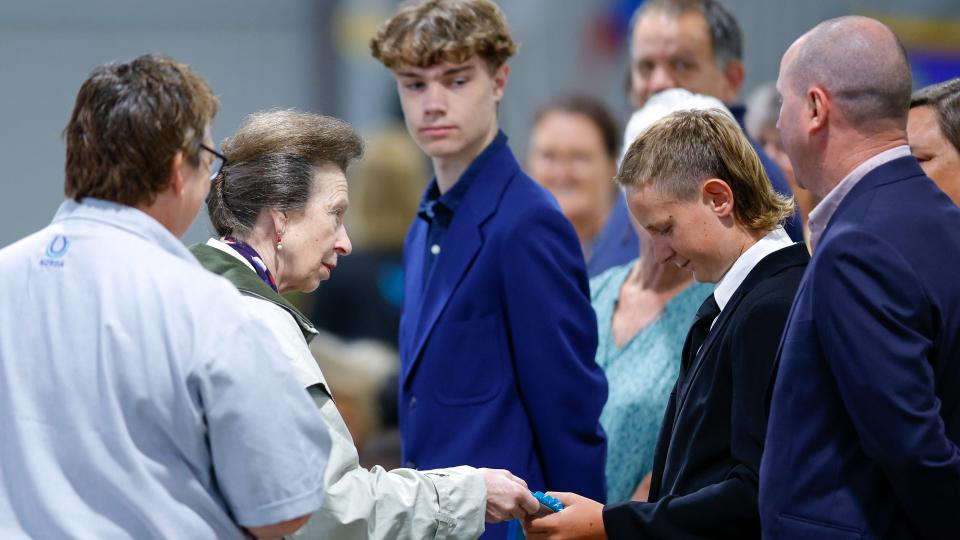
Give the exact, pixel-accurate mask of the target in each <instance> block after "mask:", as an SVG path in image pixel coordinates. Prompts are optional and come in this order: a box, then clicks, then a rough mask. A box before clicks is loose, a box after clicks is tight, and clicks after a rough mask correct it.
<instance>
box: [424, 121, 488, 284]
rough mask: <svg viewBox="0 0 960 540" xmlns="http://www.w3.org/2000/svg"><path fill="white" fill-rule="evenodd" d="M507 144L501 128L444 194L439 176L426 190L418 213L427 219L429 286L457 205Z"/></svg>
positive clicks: (425, 272)
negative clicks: (487, 164) (438, 183)
mask: <svg viewBox="0 0 960 540" xmlns="http://www.w3.org/2000/svg"><path fill="white" fill-rule="evenodd" d="M506 145H507V135H506V134H505V133H504V132H503V131H497V136H496V137H494V139H493V141H492V142H491V143H490V144H489V145H488V146H487V147H486V148H485V149H484V150H483V152H480V155H478V156H477V157H476V158H475V159H474V160H473V162H471V163H470V166H469V167H467V170H466V171H464V172H463V175H462V176H461V177H460V179H459V180H457V182H456V183H455V184H453V187H452V188H450V189H449V190H447V192H446V193H444V194H442V195H441V194H440V186H438V185H437V178H436V177H434V178H433V179H432V180H430V185H428V186H427V191H426V193H424V194H423V200H422V201H421V202H420V208H419V209H418V210H417V216H418V217H419V218H420V219H422V220H424V221H426V222H427V250H426V252H425V253H424V260H423V283H424V285H426V283H427V279H428V278H429V277H430V271H431V270H432V269H433V263H434V261H436V260H437V256H439V255H440V250H441V247H442V246H443V237H444V236H445V235H446V233H447V230H448V229H449V228H450V222H451V221H452V220H453V214H454V213H456V211H457V207H458V206H460V203H461V202H462V201H463V198H464V197H465V196H466V194H467V190H469V189H470V185H471V184H473V181H474V180H475V179H476V178H477V176H478V175H479V173H480V170H481V169H483V164H484V162H485V161H487V158H489V157H490V156H491V155H492V154H495V153H496V152H497V151H498V150H499V149H500V148H502V147H504V146H506Z"/></svg>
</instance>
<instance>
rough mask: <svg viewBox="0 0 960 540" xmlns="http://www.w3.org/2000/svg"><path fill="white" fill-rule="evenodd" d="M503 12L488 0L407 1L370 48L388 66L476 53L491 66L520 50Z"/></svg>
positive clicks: (430, 63) (382, 27) (464, 58)
mask: <svg viewBox="0 0 960 540" xmlns="http://www.w3.org/2000/svg"><path fill="white" fill-rule="evenodd" d="M517 48H518V45H517V43H516V42H515V41H514V40H513V38H512V37H511V36H510V30H509V29H508V28H507V20H506V18H505V17H504V16H503V12H502V11H501V10H500V8H499V7H497V5H496V4H494V3H493V2H491V1H490V0H424V1H421V2H415V3H409V4H406V5H405V6H403V7H402V8H400V10H399V11H398V12H397V13H396V15H394V16H393V17H391V18H390V19H388V20H387V21H386V22H385V23H383V24H382V25H380V27H379V28H378V29H377V33H376V35H374V37H373V39H372V40H370V52H371V54H373V57H374V58H376V59H377V60H379V61H380V62H381V63H382V64H383V65H384V66H386V67H387V68H389V69H395V68H397V67H399V66H401V65H404V64H407V65H411V66H416V67H420V68H426V67H430V66H435V65H437V64H439V63H442V62H451V63H454V64H461V63H463V62H466V61H468V60H469V59H470V58H472V57H473V56H479V57H480V58H481V59H483V60H484V61H485V62H486V63H487V65H488V66H489V67H490V69H491V70H494V69H497V68H499V67H500V66H501V65H503V64H504V63H505V62H506V61H507V59H508V58H510V57H511V56H513V55H514V54H515V53H516V52H517Z"/></svg>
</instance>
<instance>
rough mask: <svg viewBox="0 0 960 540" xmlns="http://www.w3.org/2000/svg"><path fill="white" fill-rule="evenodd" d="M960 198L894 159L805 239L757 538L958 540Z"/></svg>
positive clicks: (775, 393) (763, 472)
mask: <svg viewBox="0 0 960 540" xmlns="http://www.w3.org/2000/svg"><path fill="white" fill-rule="evenodd" d="M958 271H960V209H957V208H956V207H955V206H954V205H953V204H952V203H951V202H950V200H949V199H948V198H947V196H946V195H944V194H943V193H942V192H941V191H940V190H939V189H937V187H936V186H935V185H934V184H933V182H932V181H931V180H930V179H929V178H928V177H927V176H926V175H924V173H923V171H922V170H921V169H920V167H919V165H918V164H917V162H916V160H915V159H913V158H912V157H904V158H900V159H896V160H894V161H891V162H889V163H887V164H885V165H882V166H880V167H878V168H876V169H874V170H873V171H871V172H870V173H868V174H867V175H866V176H865V177H864V178H863V179H862V180H861V181H860V182H859V183H858V184H857V185H856V186H854V188H853V189H852V190H851V191H850V193H848V194H847V196H846V197H845V198H844V199H843V201H842V202H841V203H840V206H839V207H838V208H837V211H836V213H835V214H834V215H833V217H832V218H831V220H830V222H829V223H828V225H827V228H826V230H825V232H824V234H823V236H822V238H821V240H820V242H819V244H818V245H817V246H816V250H815V251H814V255H813V258H812V260H811V262H810V265H809V267H808V269H807V272H806V275H805V276H804V280H803V282H802V284H801V286H800V290H799V291H798V293H797V300H796V302H795V303H794V306H793V308H792V310H791V313H790V319H789V322H788V325H787V330H786V332H785V334H784V338H783V341H782V343H781V345H780V353H779V372H778V375H777V378H776V383H775V386H774V388H773V390H772V401H771V403H770V416H769V424H768V431H767V439H766V446H765V451H764V455H763V460H762V465H761V469H760V517H761V522H762V526H763V534H764V538H771V539H784V540H786V539H799V538H824V539H833V538H858V539H859V538H885V539H893V538H897V539H899V538H904V539H906V538H951V539H956V538H960V448H958V446H957V442H958V441H960V279H958Z"/></svg>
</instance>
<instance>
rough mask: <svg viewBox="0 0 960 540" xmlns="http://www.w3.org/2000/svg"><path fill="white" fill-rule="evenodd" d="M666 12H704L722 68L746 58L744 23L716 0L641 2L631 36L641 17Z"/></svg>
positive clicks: (675, 13)
mask: <svg viewBox="0 0 960 540" xmlns="http://www.w3.org/2000/svg"><path fill="white" fill-rule="evenodd" d="M654 11H657V12H661V13H666V14H667V15H671V16H674V17H679V16H680V15H682V14H684V13H686V12H688V11H696V12H699V13H700V14H701V15H703V18H704V19H705V20H706V21H707V28H709V30H710V48H711V49H712V50H713V60H714V61H715V62H716V63H717V65H718V66H720V67H721V68H725V67H727V64H729V63H730V62H731V61H732V60H737V61H741V60H743V32H741V31H740V24H739V23H737V19H736V18H735V17H734V16H733V14H732V13H730V12H729V11H728V10H727V8H725V7H724V6H723V4H721V3H720V2H717V1H716V0H648V1H646V2H644V3H643V4H641V5H640V7H638V8H637V10H636V11H635V12H634V13H633V16H632V17H631V18H630V39H633V31H634V30H635V29H636V27H637V21H639V20H640V18H641V17H643V16H645V15H647V14H648V13H651V12H654Z"/></svg>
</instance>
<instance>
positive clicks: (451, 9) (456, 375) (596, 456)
mask: <svg viewBox="0 0 960 540" xmlns="http://www.w3.org/2000/svg"><path fill="white" fill-rule="evenodd" d="M516 48H517V46H516V44H515V43H514V42H513V40H512V38H511V36H510V33H509V31H508V29H507V26H506V21H505V19H504V17H503V14H502V13H501V11H500V10H499V8H498V7H497V6H496V5H495V4H494V3H493V2H490V1H489V0H466V1H446V0H429V1H426V2H421V3H418V4H413V5H408V6H406V7H404V8H402V9H401V10H400V11H399V12H398V13H397V14H396V15H395V16H394V17H392V18H391V19H390V20H388V21H387V22H385V23H384V24H383V25H382V26H381V27H380V28H379V30H378V31H377V34H376V36H375V37H374V39H373V41H372V42H371V49H372V53H373V56H374V57H376V58H377V59H378V60H380V61H381V62H382V63H383V64H384V65H385V66H386V67H387V68H389V69H390V70H391V71H392V72H393V74H394V75H395V77H396V79H397V90H398V93H399V95H400V102H401V105H402V107H403V113H404V118H405V121H406V124H407V128H408V130H409V131H410V134H411V135H412V136H413V138H414V140H415V141H416V142H417V144H418V145H419V146H420V147H421V148H422V149H423V151H424V152H425V153H426V154H427V155H428V156H430V158H431V159H432V161H433V168H434V173H435V177H434V179H433V180H432V181H431V182H430V184H429V186H428V187H427V190H426V193H425V194H424V196H423V201H422V203H421V208H420V211H419V215H418V217H417V218H416V219H415V220H414V222H413V224H412V225H411V227H410V230H409V232H408V235H407V239H406V242H405V245H404V259H405V260H404V267H405V291H404V294H405V296H404V306H403V315H402V320H401V323H400V339H399V343H400V355H401V376H400V395H399V405H400V429H401V434H402V453H403V460H404V462H405V466H407V467H415V468H419V467H422V468H436V467H442V466H443V465H442V464H449V465H458V464H464V463H465V464H469V465H474V466H478V467H497V468H505V469H509V470H511V471H512V472H513V473H515V474H516V475H517V476H519V477H521V478H524V479H525V480H526V481H527V483H528V484H529V487H530V488H531V489H536V490H543V489H561V490H579V491H582V492H584V493H588V494H590V496H592V497H596V498H602V497H603V495H604V493H605V489H604V459H605V437H604V434H603V431H602V429H601V428H600V425H599V416H600V411H601V409H602V407H603V404H604V401H605V400H606V396H607V386H606V380H605V379H604V376H603V373H602V371H601V370H600V369H599V367H598V366H597V365H596V363H595V362H594V354H595V349H596V345H597V335H596V334H597V325H596V319H595V316H594V314H593V310H592V308H591V306H590V295H589V290H588V283H587V275H586V271H585V268H584V262H583V257H582V255H581V252H580V244H579V242H578V240H577V236H576V234H575V233H574V230H573V228H572V227H571V225H570V224H569V222H568V221H567V220H566V219H565V218H564V217H563V214H561V212H560V209H559V207H558V206H557V204H556V202H555V201H554V199H553V198H552V197H551V196H550V195H549V194H548V193H547V192H546V191H545V190H544V189H543V188H541V187H540V186H538V185H537V184H536V183H534V181H533V180H531V179H530V178H529V177H528V176H527V175H526V174H524V173H523V172H522V171H521V170H520V167H519V166H518V164H517V161H516V159H514V156H513V153H512V152H511V151H510V148H509V147H508V146H507V137H506V135H504V134H503V133H502V132H501V131H499V129H498V127H497V107H498V104H499V102H500V100H501V99H502V97H503V93H504V89H505V87H506V85H507V79H508V75H509V73H510V68H509V66H508V65H507V64H506V60H507V59H508V58H509V57H510V56H511V55H512V54H513V53H514V52H515V51H516ZM508 532H509V531H508V529H507V526H506V525H498V526H493V527H488V529H487V533H486V534H485V537H486V538H504V537H506V536H507V534H508Z"/></svg>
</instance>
